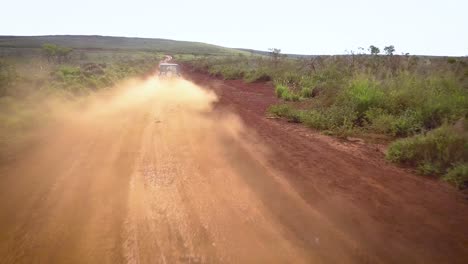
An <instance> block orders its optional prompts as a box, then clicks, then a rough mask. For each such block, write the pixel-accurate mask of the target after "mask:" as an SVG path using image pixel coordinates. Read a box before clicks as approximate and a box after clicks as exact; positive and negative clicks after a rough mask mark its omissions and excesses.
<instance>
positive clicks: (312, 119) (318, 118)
mask: <svg viewBox="0 0 468 264" xmlns="http://www.w3.org/2000/svg"><path fill="white" fill-rule="evenodd" d="M300 120H301V122H302V123H304V125H306V126H307V127H310V128H315V129H328V128H329V127H330V126H329V123H328V121H327V119H326V117H325V116H324V115H323V113H321V112H320V111H317V110H308V111H304V112H302V114H301V115H300Z"/></svg>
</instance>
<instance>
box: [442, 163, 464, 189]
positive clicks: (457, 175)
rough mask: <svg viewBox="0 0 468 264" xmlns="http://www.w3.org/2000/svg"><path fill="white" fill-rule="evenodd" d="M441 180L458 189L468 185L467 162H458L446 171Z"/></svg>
mask: <svg viewBox="0 0 468 264" xmlns="http://www.w3.org/2000/svg"><path fill="white" fill-rule="evenodd" d="M442 180H444V181H446V182H448V183H451V184H453V185H454V186H456V187H457V188H459V189H464V188H466V187H468V163H462V164H458V165H456V166H454V167H452V168H451V169H449V170H448V171H447V173H446V174H445V175H444V176H443V177H442Z"/></svg>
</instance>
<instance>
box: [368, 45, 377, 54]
mask: <svg viewBox="0 0 468 264" xmlns="http://www.w3.org/2000/svg"><path fill="white" fill-rule="evenodd" d="M369 52H370V54H371V55H378V54H379V53H380V49H379V48H377V47H376V46H374V45H370V46H369Z"/></svg>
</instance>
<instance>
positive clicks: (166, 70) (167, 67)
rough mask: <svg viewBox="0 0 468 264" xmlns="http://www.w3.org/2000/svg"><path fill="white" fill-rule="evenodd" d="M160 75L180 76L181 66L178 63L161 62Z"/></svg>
mask: <svg viewBox="0 0 468 264" xmlns="http://www.w3.org/2000/svg"><path fill="white" fill-rule="evenodd" d="M159 76H160V77H179V76H180V67H179V64H176V63H165V62H164V63H160V64H159Z"/></svg>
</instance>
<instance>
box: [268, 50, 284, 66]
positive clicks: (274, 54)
mask: <svg viewBox="0 0 468 264" xmlns="http://www.w3.org/2000/svg"><path fill="white" fill-rule="evenodd" d="M268 50H269V51H270V56H271V57H272V59H273V62H274V64H275V66H276V65H277V64H278V61H279V59H280V58H281V49H276V48H271V49H268Z"/></svg>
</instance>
